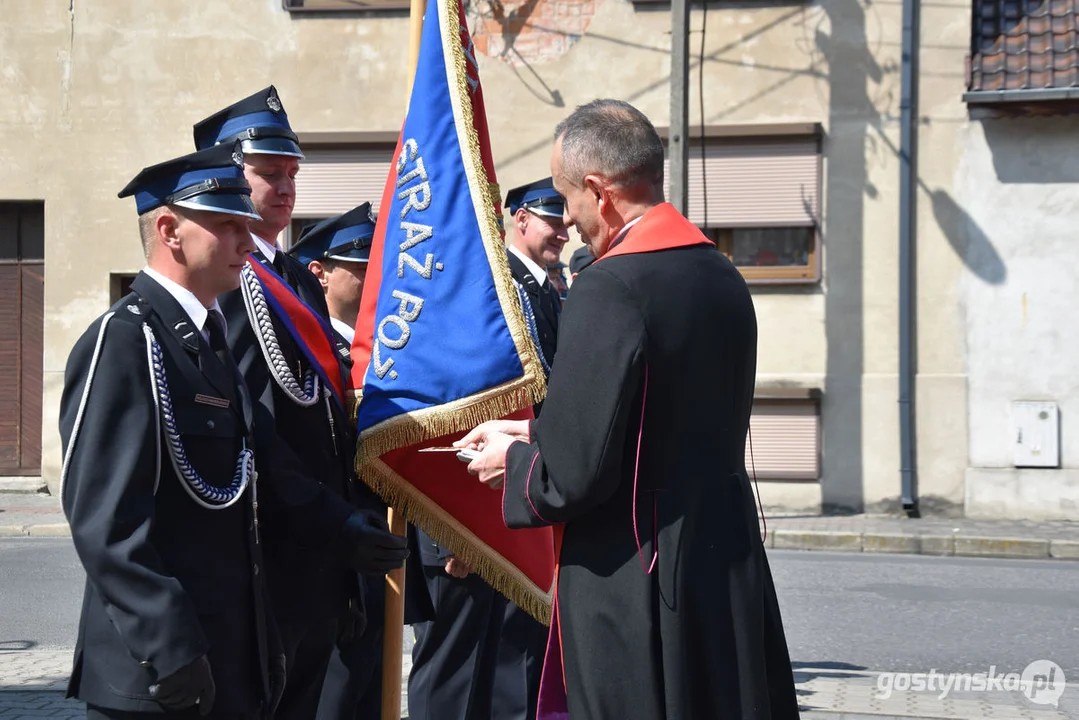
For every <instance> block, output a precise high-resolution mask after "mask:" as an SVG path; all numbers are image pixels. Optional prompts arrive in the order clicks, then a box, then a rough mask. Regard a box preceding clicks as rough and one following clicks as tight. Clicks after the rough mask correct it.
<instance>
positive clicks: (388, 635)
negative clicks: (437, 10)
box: [382, 0, 427, 720]
mask: <svg viewBox="0 0 1079 720" xmlns="http://www.w3.org/2000/svg"><path fill="white" fill-rule="evenodd" d="M426 10H427V0H412V4H411V6H410V8H409V28H408V82H407V83H406V86H407V92H406V93H405V97H406V99H405V108H406V109H405V112H406V113H407V112H408V109H407V108H408V102H409V101H410V100H411V98H412V84H413V82H414V81H415V79H416V66H417V65H418V64H419V59H420V39H421V38H422V37H423V15H424V12H426ZM386 521H387V523H388V524H389V526H390V532H392V533H394V534H396V535H404V534H405V532H406V531H407V530H408V525H407V524H406V523H405V518H404V516H403V515H401V513H399V512H396V511H395V510H394V509H393V508H392V507H391V508H390V509H389V511H388V513H387V516H386ZM412 561H413V562H419V558H413V559H412ZM383 628H384V631H383V636H382V638H383V640H382V720H401V654H402V652H403V649H404V640H405V637H404V635H405V569H404V568H403V567H401V568H397V569H396V570H392V571H390V572H389V573H388V574H387V575H386V616H385V624H384V625H383Z"/></svg>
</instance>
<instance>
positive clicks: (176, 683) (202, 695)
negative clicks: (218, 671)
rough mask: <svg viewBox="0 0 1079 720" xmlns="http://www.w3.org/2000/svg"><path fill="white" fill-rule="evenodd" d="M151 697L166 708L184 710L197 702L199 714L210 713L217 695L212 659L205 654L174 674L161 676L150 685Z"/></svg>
mask: <svg viewBox="0 0 1079 720" xmlns="http://www.w3.org/2000/svg"><path fill="white" fill-rule="evenodd" d="M150 697H152V698H153V699H154V700H156V701H157V702H159V703H160V704H161V706H162V707H164V708H165V709H166V710H183V709H184V708H189V707H191V706H192V705H195V704H196V703H197V704H198V706H199V715H209V714H210V711H211V710H213V709H214V699H215V698H216V697H217V688H216V687H214V676H213V674H211V672H210V661H209V660H207V659H206V656H205V655H203V656H201V657H199V659H198V660H195V661H194V662H193V663H191V664H189V665H185V666H184V667H182V668H180V669H179V670H177V671H176V672H174V673H173V674H172V675H169V676H168V677H164V678H161V679H160V680H158V681H157V683H155V684H154V685H151V686H150Z"/></svg>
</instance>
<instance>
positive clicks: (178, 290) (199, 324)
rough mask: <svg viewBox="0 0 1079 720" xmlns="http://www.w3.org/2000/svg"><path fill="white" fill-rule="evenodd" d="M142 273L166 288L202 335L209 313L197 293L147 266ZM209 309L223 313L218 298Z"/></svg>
mask: <svg viewBox="0 0 1079 720" xmlns="http://www.w3.org/2000/svg"><path fill="white" fill-rule="evenodd" d="M142 271H143V272H144V273H146V274H147V275H149V276H150V277H151V278H153V279H154V281H155V282H156V283H157V284H158V285H160V286H161V287H163V288H165V292H167V293H168V294H169V295H172V297H173V298H174V299H175V300H176V302H178V303H180V307H181V308H183V310H184V312H185V313H187V316H188V317H189V318H191V322H193V323H195V327H196V328H198V331H199V332H200V333H201V332H202V331H203V329H204V328H205V327H206V316H207V315H208V314H209V313H208V311H207V308H206V306H204V305H203V304H202V303H201V302H199V299H198V298H197V297H195V293H193V292H191V291H190V290H188V289H187V288H185V287H184V286H183V285H181V284H179V283H178V282H176V281H175V280H170V279H169V278H167V277H165V276H164V275H162V274H161V273H159V272H158V271H157V270H154V269H153V268H152V267H149V266H147V267H145V268H143V269H142ZM209 309H210V310H216V311H217V312H219V313H220V312H221V306H220V305H219V304H218V303H217V298H214V301H213V304H212V305H210V308H209ZM221 317H222V319H224V317H225V316H224V314H222V316H221Z"/></svg>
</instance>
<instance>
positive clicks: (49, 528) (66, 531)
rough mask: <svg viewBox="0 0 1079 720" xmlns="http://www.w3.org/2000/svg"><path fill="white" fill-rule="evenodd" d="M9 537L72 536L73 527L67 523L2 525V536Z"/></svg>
mask: <svg viewBox="0 0 1079 720" xmlns="http://www.w3.org/2000/svg"><path fill="white" fill-rule="evenodd" d="M9 537H51V538H57V537H71V528H70V527H69V526H68V524H67V523H44V524H41V525H0V538H9Z"/></svg>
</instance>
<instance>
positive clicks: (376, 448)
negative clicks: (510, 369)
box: [356, 381, 538, 468]
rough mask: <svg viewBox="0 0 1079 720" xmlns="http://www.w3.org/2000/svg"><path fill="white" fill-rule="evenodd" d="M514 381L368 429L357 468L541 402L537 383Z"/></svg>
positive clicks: (359, 448) (363, 435)
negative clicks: (410, 446)
mask: <svg viewBox="0 0 1079 720" xmlns="http://www.w3.org/2000/svg"><path fill="white" fill-rule="evenodd" d="M513 385H516V387H513V386H511V387H509V388H508V389H507V387H506V386H499V387H496V388H491V389H490V390H486V391H484V392H482V393H477V394H476V395H471V396H469V397H467V398H463V399H461V400H455V401H454V402H450V403H446V404H444V405H439V406H438V407H433V408H427V409H425V410H416V411H413V412H409V413H402V414H401V415H396V416H394V417H392V418H389V419H388V420H384V421H382V422H380V423H379V424H378V425H374V426H372V427H370V428H368V429H367V430H364V431H363V432H362V433H360V436H359V438H357V440H356V466H357V468H358V467H359V466H360V465H362V464H364V463H366V462H367V461H368V460H371V459H374V458H377V457H379V456H381V455H385V454H386V453H388V452H390V451H391V450H397V449H398V448H403V447H408V446H409V445H418V444H419V443H422V442H423V441H425V440H431V439H433V438H438V437H443V436H446V435H452V434H454V433H461V434H462V435H463V434H464V433H467V432H468V431H469V430H471V429H472V428H474V427H476V426H477V425H479V424H480V423H483V422H487V421H488V420H495V419H497V418H502V417H505V416H506V415H509V414H510V413H513V412H517V411H518V410H520V409H521V408H523V407H527V406H528V405H533V404H535V403H536V402H538V400H536V399H535V386H529V385H523V384H522V383H521V382H520V381H515V382H514V383H513Z"/></svg>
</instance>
